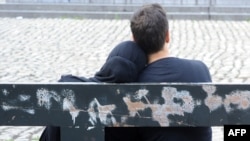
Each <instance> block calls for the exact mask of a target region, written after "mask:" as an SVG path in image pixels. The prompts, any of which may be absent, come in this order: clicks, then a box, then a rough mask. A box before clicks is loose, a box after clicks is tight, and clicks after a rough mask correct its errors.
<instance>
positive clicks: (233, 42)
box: [0, 18, 250, 141]
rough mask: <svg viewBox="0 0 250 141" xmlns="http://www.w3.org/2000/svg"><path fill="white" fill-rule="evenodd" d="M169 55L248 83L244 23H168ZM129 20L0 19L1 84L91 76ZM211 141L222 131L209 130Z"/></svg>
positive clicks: (18, 132)
mask: <svg viewBox="0 0 250 141" xmlns="http://www.w3.org/2000/svg"><path fill="white" fill-rule="evenodd" d="M170 35H171V43H170V46H169V47H170V53H171V55H172V56H177V57H185V58H190V59H198V60H201V61H203V62H205V63H206V64H207V65H208V67H209V69H210V71H211V74H212V77H213V81H214V82H215V83H229V82H232V83H249V82H250V73H249V68H250V63H249V56H250V50H249V49H248V48H249V46H250V22H249V21H192V20H171V21H170ZM131 38H132V37H131V33H130V29H129V21H128V20H90V19H63V18H61V19H43V18H38V19H22V18H17V19H16V18H0V50H1V52H0V56H1V57H0V82H55V81H57V80H58V79H59V78H60V75H62V74H74V75H81V76H86V77H89V76H92V75H94V73H95V72H96V71H97V70H98V69H99V68H100V67H101V65H102V64H103V62H104V61H105V59H106V56H107V55H108V53H109V52H110V50H111V49H112V48H113V47H114V46H115V45H117V44H118V43H119V42H121V41H124V40H130V39H131ZM43 128H44V127H36V126H35V127H9V126H1V127H0V141H7V140H18V141H26V140H27V141H29V140H37V139H38V137H39V136H40V134H41V131H42V129H43ZM213 141H223V128H222V127H213Z"/></svg>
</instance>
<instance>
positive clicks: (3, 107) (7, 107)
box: [2, 102, 17, 111]
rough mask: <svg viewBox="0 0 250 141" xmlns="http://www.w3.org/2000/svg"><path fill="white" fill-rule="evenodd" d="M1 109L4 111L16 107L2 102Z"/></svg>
mask: <svg viewBox="0 0 250 141" xmlns="http://www.w3.org/2000/svg"><path fill="white" fill-rule="evenodd" d="M2 109H3V110H4V111H9V110H13V109H17V107H16V106H10V105H8V104H7V103H5V102H3V103H2Z"/></svg>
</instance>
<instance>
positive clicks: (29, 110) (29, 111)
mask: <svg viewBox="0 0 250 141" xmlns="http://www.w3.org/2000/svg"><path fill="white" fill-rule="evenodd" d="M23 111H24V112H26V113H29V114H31V115H34V114H35V110H34V109H26V110H25V109H23Z"/></svg>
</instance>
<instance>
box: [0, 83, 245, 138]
mask: <svg viewBox="0 0 250 141" xmlns="http://www.w3.org/2000/svg"><path fill="white" fill-rule="evenodd" d="M0 117H1V118H0V125H2V126H3V125H15V126H24V125H25V126H45V125H54V126H60V127H62V129H64V128H65V129H68V128H70V129H69V130H71V131H72V130H81V131H82V133H84V134H85V135H86V136H87V135H88V134H89V133H91V135H90V134H89V135H90V136H93V135H94V136H98V137H100V138H103V137H102V136H103V134H102V131H103V128H104V127H110V126H115V127H117V126H118V127H119V126H124V127H127V126H129V127H131V126H132V127H136V126H223V125H225V124H230V125H232V124H233V125H236V124H250V85H249V84H168V83H165V84H163V83H162V84H159V83H157V84H142V83H140V84H135V83H134V84H88V83H83V84H82V83H81V84H80V83H49V84H41V83H36V84H20V83H14V84H10V83H4V84H3V83H1V84H0ZM65 131H66V130H65ZM93 131H95V132H93ZM97 131H100V132H97ZM66 132H68V133H69V131H66ZM62 134H63V133H62ZM71 137H72V136H71Z"/></svg>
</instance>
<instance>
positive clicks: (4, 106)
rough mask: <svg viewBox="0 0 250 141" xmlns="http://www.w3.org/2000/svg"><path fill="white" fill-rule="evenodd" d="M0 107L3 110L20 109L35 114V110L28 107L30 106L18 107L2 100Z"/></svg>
mask: <svg viewBox="0 0 250 141" xmlns="http://www.w3.org/2000/svg"><path fill="white" fill-rule="evenodd" d="M2 109H3V110H4V111H10V110H22V111H24V112H26V113H29V114H32V115H33V114H35V110H34V109H30V108H28V109H27V108H23V107H18V106H11V105H8V104H7V103H5V102H3V103H2Z"/></svg>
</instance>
